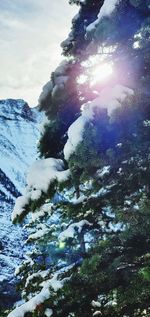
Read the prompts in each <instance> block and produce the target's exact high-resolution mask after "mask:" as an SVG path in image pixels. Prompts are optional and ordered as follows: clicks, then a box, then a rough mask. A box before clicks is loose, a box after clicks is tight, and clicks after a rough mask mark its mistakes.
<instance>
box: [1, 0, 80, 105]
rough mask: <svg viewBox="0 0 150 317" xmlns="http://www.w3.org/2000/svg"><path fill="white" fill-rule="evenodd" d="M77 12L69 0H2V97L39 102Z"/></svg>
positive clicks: (59, 58)
mask: <svg viewBox="0 0 150 317" xmlns="http://www.w3.org/2000/svg"><path fill="white" fill-rule="evenodd" d="M76 12H77V8H76V7H75V6H71V5H69V4H68V0H0V99H7V98H14V99H24V100H25V101H27V102H28V104H29V105H30V106H31V107H33V106H36V105H37V103H38V97H39V95H40V93H41V90H42V87H43V85H44V84H45V83H46V82H47V81H48V80H49V78H50V74H51V72H52V71H54V70H55V68H56V67H57V65H58V64H59V62H60V61H61V60H62V59H63V57H62V56H61V48H60V43H61V42H62V41H63V40H64V39H65V38H66V37H67V35H68V33H69V32H70V27H71V20H72V18H73V16H74V15H75V14H76Z"/></svg>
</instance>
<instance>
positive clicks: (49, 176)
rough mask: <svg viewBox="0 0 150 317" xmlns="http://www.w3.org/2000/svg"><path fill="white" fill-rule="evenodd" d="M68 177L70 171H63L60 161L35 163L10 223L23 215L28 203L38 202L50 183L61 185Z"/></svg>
mask: <svg viewBox="0 0 150 317" xmlns="http://www.w3.org/2000/svg"><path fill="white" fill-rule="evenodd" d="M69 177H70V171H69V170H64V163H63V161H62V160H60V159H54V158H47V159H42V160H38V161H36V162H35V163H34V164H33V165H32V166H31V167H30V169H29V172H28V176H27V187H26V189H25V193H24V195H23V196H21V197H19V198H18V199H17V200H16V204H15V207H14V210H13V213H12V221H15V220H16V218H17V217H18V216H21V215H22V214H23V213H24V211H25V209H26V207H27V206H28V204H29V202H30V201H35V200H38V199H40V197H41V195H42V193H47V191H48V189H49V186H50V184H51V183H52V182H54V181H55V180H56V181H57V182H58V183H62V182H65V181H67V180H68V179H69Z"/></svg>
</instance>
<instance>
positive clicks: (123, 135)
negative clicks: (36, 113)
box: [9, 0, 150, 317]
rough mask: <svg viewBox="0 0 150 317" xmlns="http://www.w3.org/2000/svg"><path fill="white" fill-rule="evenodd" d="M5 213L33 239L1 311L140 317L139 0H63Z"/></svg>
mask: <svg viewBox="0 0 150 317" xmlns="http://www.w3.org/2000/svg"><path fill="white" fill-rule="evenodd" d="M70 3H76V4H77V5H79V8H80V9H79V14H78V15H77V16H76V17H75V18H74V19H73V22H72V30H71V33H70V34H69V37H68V39H67V40H65V41H64V42H63V43H62V48H63V53H64V56H65V61H64V62H62V63H61V65H60V66H59V67H58V68H57V69H56V71H55V72H54V73H52V75H51V80H50V82H48V83H47V84H46V85H45V87H44V89H43V92H42V94H41V96H40V98H39V107H40V110H42V111H45V113H46V116H47V121H46V123H45V124H44V128H43V131H42V135H41V139H40V141H39V150H40V153H41V159H39V160H38V161H36V162H35V163H34V165H33V166H32V167H31V169H30V170H29V173H28V178H27V187H26V190H25V193H24V195H23V196H21V197H19V198H18V199H17V201H16V205H15V208H14V211H13V214H12V220H13V221H14V222H20V221H23V220H24V219H26V218H27V219H28V225H26V226H28V228H29V230H30V231H31V232H30V235H29V237H28V239H27V242H28V243H31V242H33V245H34V249H33V251H32V252H31V251H30V252H29V253H28V255H27V257H26V260H25V261H24V263H23V265H22V266H21V267H20V268H18V269H17V271H16V274H17V275H18V274H20V276H21V286H22V289H23V293H22V295H23V298H24V299H25V300H26V302H25V303H24V304H23V305H21V306H20V307H18V308H16V309H15V310H13V311H12V312H11V313H10V314H9V317H24V316H25V317H37V316H38V317H43V316H54V317H73V316H74V317H79V316H83V317H88V316H89V317H92V316H103V317H117V316H118V317H142V316H150V307H149V299H150V298H149V292H150V284H149V282H150V266H149V264H150V249H149V241H150V233H149V225H150V181H149V180H150V140H149V133H150V108H149V102H150V94H149V90H148V85H149V74H150V62H149V61H150V59H149V57H150V45H149V38H150V27H149V21H150V1H149V0H146V1H144V2H143V1H142V0H105V1H101V0H95V1H94V0H82V1H81V0H80V1H79V0H73V1H70Z"/></svg>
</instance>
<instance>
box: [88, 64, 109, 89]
mask: <svg viewBox="0 0 150 317" xmlns="http://www.w3.org/2000/svg"><path fill="white" fill-rule="evenodd" d="M112 73H113V66H112V63H105V64H101V65H99V66H95V67H94V69H93V71H92V80H91V84H92V85H95V84H96V83H98V82H102V81H105V80H106V79H107V78H109V77H110V76H111V75H112Z"/></svg>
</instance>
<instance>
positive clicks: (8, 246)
mask: <svg viewBox="0 0 150 317" xmlns="http://www.w3.org/2000/svg"><path fill="white" fill-rule="evenodd" d="M40 121H41V115H40V114H39V112H38V111H37V109H35V108H34V109H31V108H29V106H28V105H27V103H26V102H24V101H23V100H12V99H8V100H1V101H0V153H1V155H0V269H1V270H0V303H2V302H3V304H7V300H8V298H9V301H10V302H11V301H12V302H13V301H14V298H15V293H14V287H13V285H14V277H13V273H14V269H15V267H16V266H17V265H18V264H19V262H20V260H21V259H22V254H23V233H22V231H23V230H22V229H21V228H20V227H17V226H14V225H12V223H11V220H10V216H11V212H12V209H13V205H14V202H15V199H16V197H18V196H19V195H20V194H21V193H22V191H23V188H24V186H25V182H26V172H27V169H28V167H29V166H30V165H31V164H32V163H33V162H34V161H35V160H36V158H37V149H36V141H37V139H38V137H39V123H40ZM10 296H11V299H10ZM0 306H1V305H0Z"/></svg>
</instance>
